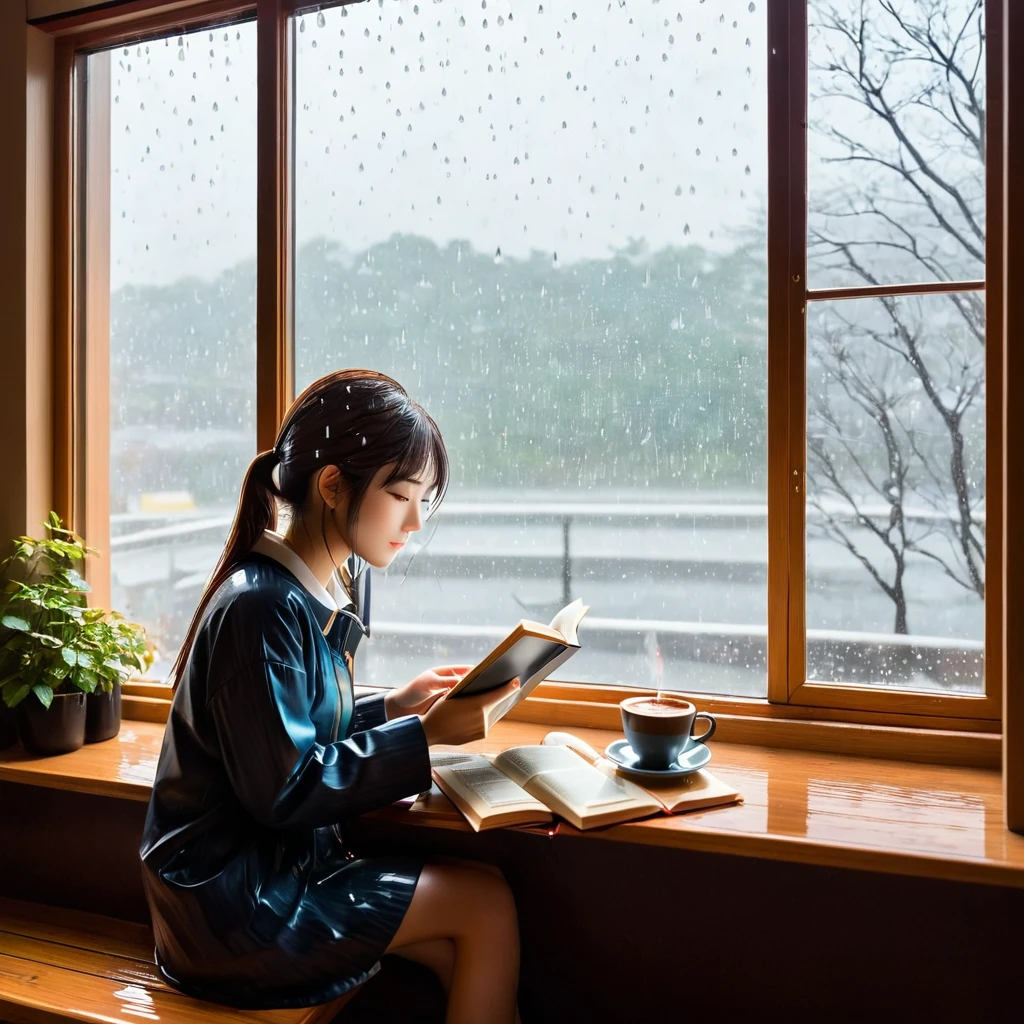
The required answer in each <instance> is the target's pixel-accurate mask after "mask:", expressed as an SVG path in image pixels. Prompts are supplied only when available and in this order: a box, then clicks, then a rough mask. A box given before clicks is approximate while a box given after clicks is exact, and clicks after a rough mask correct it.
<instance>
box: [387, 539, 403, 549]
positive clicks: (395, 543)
mask: <svg viewBox="0 0 1024 1024" xmlns="http://www.w3.org/2000/svg"><path fill="white" fill-rule="evenodd" d="M390 544H391V546H392V547H393V548H404V547H405V542H404V541H397V540H393V541H391V542H390Z"/></svg>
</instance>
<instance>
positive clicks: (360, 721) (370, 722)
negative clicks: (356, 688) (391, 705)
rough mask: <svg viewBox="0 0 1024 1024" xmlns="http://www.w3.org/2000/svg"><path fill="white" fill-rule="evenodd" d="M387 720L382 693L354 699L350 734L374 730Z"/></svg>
mask: <svg viewBox="0 0 1024 1024" xmlns="http://www.w3.org/2000/svg"><path fill="white" fill-rule="evenodd" d="M387 720H388V717H387V711H385V710H384V694H383V693H368V694H367V695H366V696H365V697H357V698H356V706H355V713H354V714H353V716H352V729H351V731H352V732H362V731H363V730H364V729H376V728H377V726H378V725H383V724H384V723H385V722H386V721H387Z"/></svg>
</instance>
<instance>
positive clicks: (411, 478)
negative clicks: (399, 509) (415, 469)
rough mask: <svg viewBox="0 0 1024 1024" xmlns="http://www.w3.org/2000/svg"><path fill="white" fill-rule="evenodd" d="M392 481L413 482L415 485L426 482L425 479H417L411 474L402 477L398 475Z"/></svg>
mask: <svg viewBox="0 0 1024 1024" xmlns="http://www.w3.org/2000/svg"><path fill="white" fill-rule="evenodd" d="M394 482H395V483H396V484H415V485H416V486H417V487H419V486H420V484H424V483H426V481H425V480H417V479H416V478H415V477H412V476H402V477H399V478H398V479H397V480H396V481H394Z"/></svg>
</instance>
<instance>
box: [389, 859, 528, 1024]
mask: <svg viewBox="0 0 1024 1024" xmlns="http://www.w3.org/2000/svg"><path fill="white" fill-rule="evenodd" d="M438 939H448V940H450V941H451V943H452V947H453V949H454V954H455V956H454V963H453V969H452V974H451V983H450V987H449V993H448V1012H447V1014H446V1017H445V1020H446V1021H447V1024H512V1022H513V1021H514V1020H515V1019H516V1018H517V1013H516V987H517V985H518V982H519V927H518V923H517V921H516V908H515V903H514V902H513V900H512V894H511V892H509V889H508V886H507V885H506V884H505V882H504V880H503V879H501V878H500V877H497V876H496V875H493V874H491V873H489V872H485V871H481V870H478V869H477V868H472V867H454V866H448V865H442V864H437V865H434V864H431V865H428V866H427V867H425V868H424V869H423V871H422V873H421V874H420V880H419V883H418V884H417V886H416V892H415V893H414V894H413V898H412V902H411V903H410V904H409V909H408V911H407V912H406V915H405V919H404V920H403V921H402V924H401V925H400V926H399V929H398V931H397V933H396V934H395V937H394V939H393V940H392V942H391V945H390V946H389V947H388V952H389V953H398V954H399V955H405V953H406V950H407V949H409V948H412V947H419V948H418V950H416V951H418V952H421V953H422V950H423V945H424V944H426V943H433V941H434V940H438ZM411 959H417V957H415V956H413V957H411ZM421 962H422V961H421ZM430 966H432V965H430Z"/></svg>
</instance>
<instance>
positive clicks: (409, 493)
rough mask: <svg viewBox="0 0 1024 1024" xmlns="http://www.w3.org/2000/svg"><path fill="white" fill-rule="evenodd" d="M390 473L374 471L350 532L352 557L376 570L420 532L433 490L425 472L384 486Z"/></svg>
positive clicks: (427, 473) (387, 467) (388, 562)
mask: <svg viewBox="0 0 1024 1024" xmlns="http://www.w3.org/2000/svg"><path fill="white" fill-rule="evenodd" d="M391 469H392V467H391V466H384V467H382V468H381V469H379V470H378V471H377V474H376V476H374V478H373V482H372V483H371V484H370V487H369V489H368V490H367V492H366V496H365V497H364V498H363V503H362V505H361V506H360V508H359V515H358V517H357V519H356V524H355V528H354V529H353V532H352V547H353V550H354V551H355V553H356V554H357V555H359V556H360V557H361V558H365V559H366V561H367V562H369V563H370V565H372V566H374V567H375V568H377V569H385V568H387V566H389V565H390V564H391V562H392V560H393V559H394V557H395V555H397V554H398V552H399V551H401V550H402V547H403V546H404V545H405V543H406V541H407V540H408V539H409V537H410V535H411V534H413V533H415V532H416V531H417V530H419V529H421V528H422V526H423V519H424V517H425V516H426V514H427V512H428V510H429V508H430V501H429V498H430V495H431V493H432V492H433V490H434V484H433V481H432V479H431V475H430V473H429V472H427V471H426V470H423V471H421V472H420V473H419V474H418V475H417V477H416V478H415V479H412V480H394V481H392V482H391V483H389V484H385V483H384V481H385V480H386V479H387V477H388V474H389V473H390V472H391Z"/></svg>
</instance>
